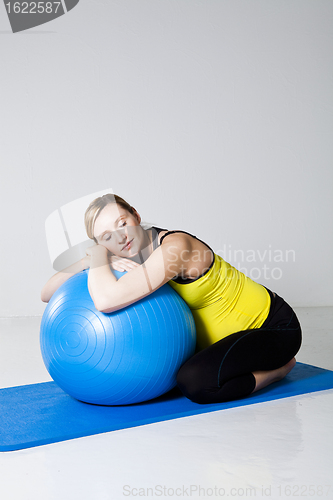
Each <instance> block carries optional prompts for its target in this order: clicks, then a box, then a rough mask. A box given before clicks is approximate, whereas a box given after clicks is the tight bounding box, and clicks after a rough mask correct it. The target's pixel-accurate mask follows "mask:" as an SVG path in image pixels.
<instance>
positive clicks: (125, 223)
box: [105, 221, 127, 241]
mask: <svg viewBox="0 0 333 500" xmlns="http://www.w3.org/2000/svg"><path fill="white" fill-rule="evenodd" d="M126 225H127V222H126V221H124V223H123V224H122V225H121V227H124V226H126ZM110 239H111V234H110V236H109V237H108V238H105V241H109V240H110Z"/></svg>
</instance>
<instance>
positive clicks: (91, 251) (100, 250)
mask: <svg viewBox="0 0 333 500" xmlns="http://www.w3.org/2000/svg"><path fill="white" fill-rule="evenodd" d="M108 253H109V250H108V249H107V248H105V247H103V245H93V246H92V247H88V248H86V255H90V256H91V257H95V256H96V255H105V256H107V255H108Z"/></svg>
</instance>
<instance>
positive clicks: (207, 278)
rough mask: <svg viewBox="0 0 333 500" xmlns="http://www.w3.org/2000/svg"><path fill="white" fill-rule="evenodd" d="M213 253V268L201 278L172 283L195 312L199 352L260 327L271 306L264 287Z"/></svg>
mask: <svg viewBox="0 0 333 500" xmlns="http://www.w3.org/2000/svg"><path fill="white" fill-rule="evenodd" d="M207 246H208V245H207ZM213 254H214V261H213V264H212V266H211V267H210V269H209V270H208V272H207V273H206V274H204V275H203V276H201V277H200V278H198V279H196V280H195V281H192V282H189V283H185V284H180V283H176V282H175V281H173V280H170V281H169V282H168V283H169V285H170V286H171V287H172V288H173V289H174V290H175V291H176V292H177V293H178V294H179V295H180V296H181V297H182V298H183V299H184V301H185V302H186V303H187V305H188V306H189V308H190V309H191V312H192V314H193V318H194V321H195V324H196V330H197V350H201V349H204V348H205V347H208V346H209V345H211V344H214V343H215V342H217V341H218V340H220V339H222V338H223V337H227V336H228V335H231V334H232V333H235V332H238V331H242V330H249V329H252V328H260V326H261V325H262V324H263V323H264V321H265V319H266V318H267V316H268V313H269V309H270V304H271V298H270V295H269V293H268V291H267V290H266V288H265V287H264V286H262V285H260V284H258V283H256V282H254V281H252V280H251V279H250V278H248V277H247V276H245V274H243V273H241V272H240V271H238V270H237V269H235V268H234V267H233V266H231V265H230V264H228V263H227V262H226V261H225V260H223V259H222V257H220V256H219V255H217V254H215V253H214V252H213Z"/></svg>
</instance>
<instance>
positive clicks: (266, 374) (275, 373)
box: [252, 358, 296, 393]
mask: <svg viewBox="0 0 333 500" xmlns="http://www.w3.org/2000/svg"><path fill="white" fill-rule="evenodd" d="M295 365H296V359H295V358H293V359H291V360H290V361H289V362H288V363H287V364H286V365H284V366H281V368H277V369H276V370H269V371H258V372H253V375H254V377H255V379H256V386H255V388H254V390H253V391H252V393H253V392H256V391H260V389H263V388H264V387H266V386H267V385H269V384H272V383H273V382H278V381H279V380H282V379H283V378H284V377H285V376H286V375H287V374H288V373H289V372H290V371H291V370H292V369H293V368H294V366H295Z"/></svg>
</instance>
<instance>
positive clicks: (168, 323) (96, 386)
mask: <svg viewBox="0 0 333 500" xmlns="http://www.w3.org/2000/svg"><path fill="white" fill-rule="evenodd" d="M113 272H114V274H115V275H116V277H117V278H118V279H119V277H121V276H122V275H123V274H124V273H119V272H116V271H113ZM87 282H88V271H87V270H85V271H82V272H81V273H78V274H76V275H74V276H72V277H71V278H69V279H68V280H67V281H66V282H65V283H64V284H63V285H62V286H61V287H60V288H59V289H58V290H57V291H56V292H55V293H54V294H53V296H52V298H51V300H50V301H49V303H48V304H47V306H46V308H45V311H44V314H43V318H42V322H41V327H40V346H41V352H42V356H43V360H44V363H45V366H46V368H47V370H48V372H49V374H50V375H51V377H52V378H53V380H54V381H55V382H56V383H57V384H58V385H59V386H60V387H61V388H62V389H63V390H64V391H65V392H67V393H68V394H69V395H71V396H73V397H74V398H76V399H78V400H80V401H84V402H86V403H93V404H100V405H124V404H133V403H139V402H142V401H147V400H149V399H152V398H155V397H158V396H160V395H161V394H164V393H165V392H167V391H169V390H170V389H172V388H173V387H175V385H176V376H177V372H178V370H179V368H180V367H181V365H182V364H183V363H184V362H185V361H186V360H187V359H188V358H189V357H190V356H192V355H193V354H194V351H195V344H196V332H195V323H194V319H193V316H192V313H191V311H190V309H189V307H188V306H187V304H186V303H185V302H184V301H183V299H182V298H181V297H180V296H179V295H178V294H177V293H176V292H175V291H174V290H173V289H172V288H171V287H170V286H169V285H168V284H166V285H164V286H162V287H161V288H159V289H158V290H156V291H155V292H154V293H152V294H150V295H149V296H147V297H146V298H144V299H142V300H140V301H138V302H135V303H134V304H132V305H130V306H128V307H126V308H124V309H120V310H119V311H116V312H113V313H109V314H104V313H102V312H99V311H97V309H96V308H95V306H94V303H93V301H92V299H91V297H90V294H89V291H88V283H87Z"/></svg>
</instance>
